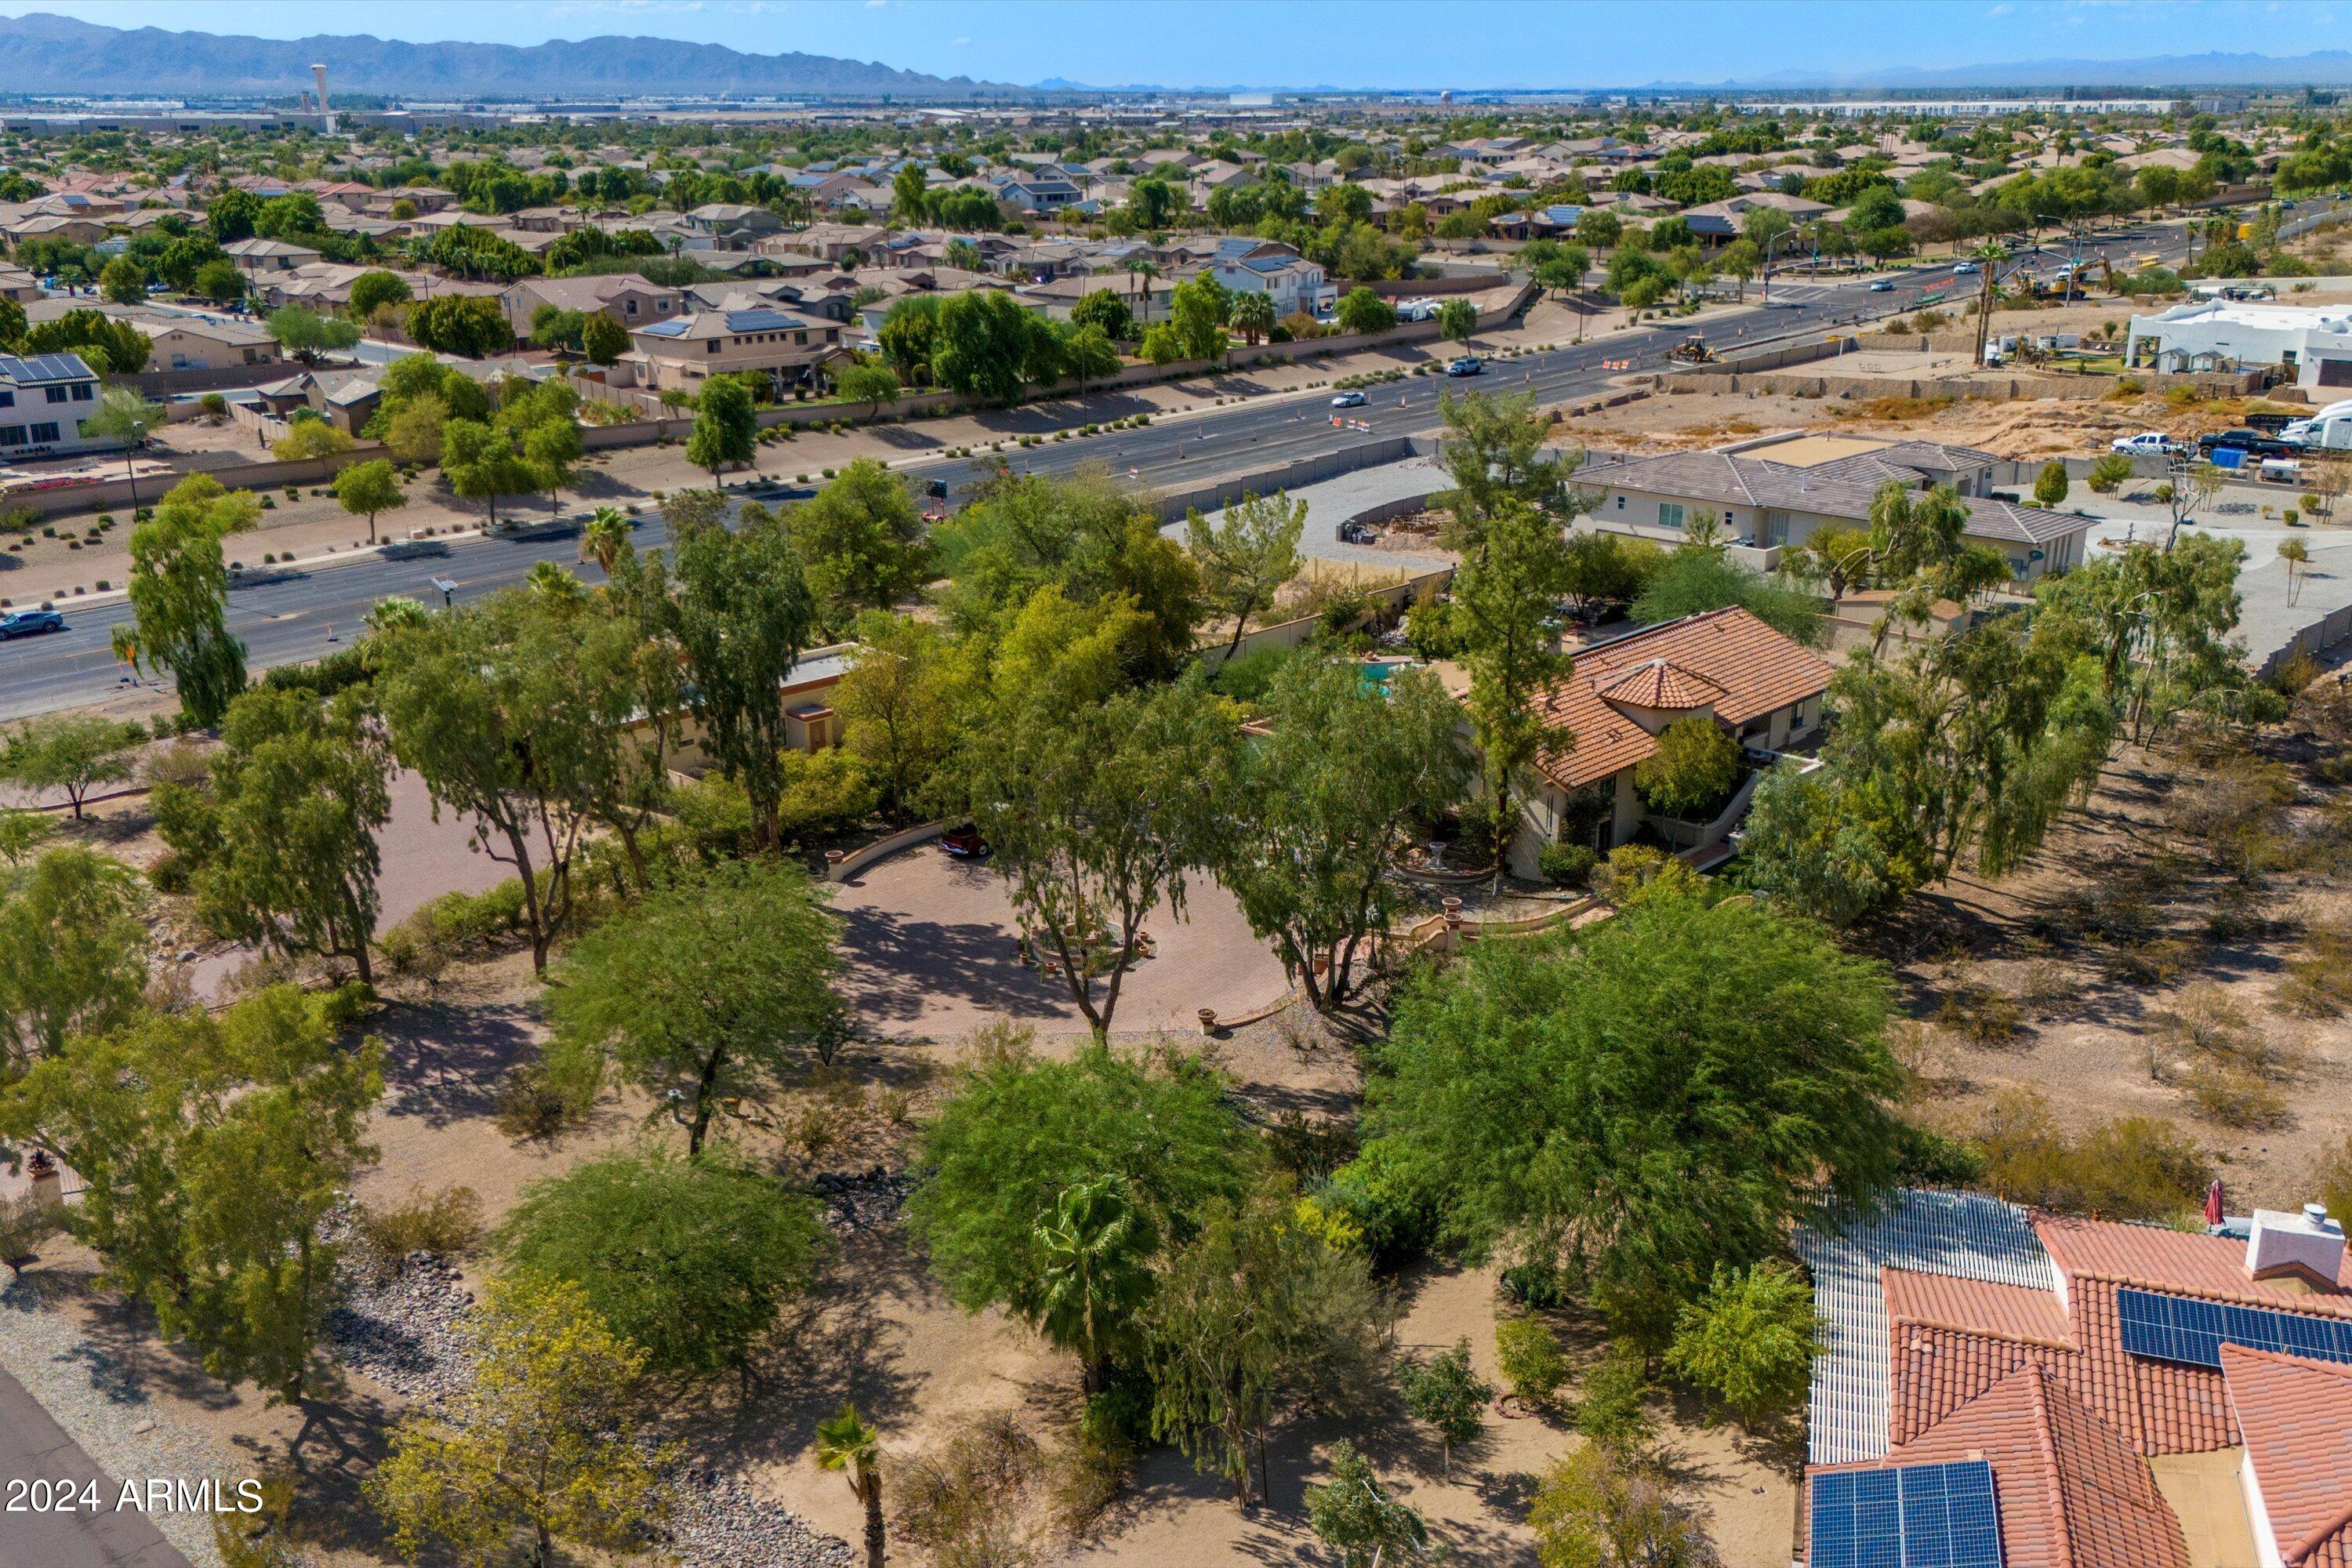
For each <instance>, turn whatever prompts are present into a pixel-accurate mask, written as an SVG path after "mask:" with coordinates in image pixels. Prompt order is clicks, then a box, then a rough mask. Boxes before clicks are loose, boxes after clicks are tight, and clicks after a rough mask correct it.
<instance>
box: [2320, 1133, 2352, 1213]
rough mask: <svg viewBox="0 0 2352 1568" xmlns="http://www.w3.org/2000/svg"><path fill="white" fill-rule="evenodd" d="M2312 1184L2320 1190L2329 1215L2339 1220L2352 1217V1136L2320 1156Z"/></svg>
mask: <svg viewBox="0 0 2352 1568" xmlns="http://www.w3.org/2000/svg"><path fill="white" fill-rule="evenodd" d="M2312 1184H2313V1185H2315V1186H2316V1187H2317V1188H2318V1189H2319V1201H2320V1202H2321V1203H2324V1204H2326V1205H2327V1212H2328V1213H2329V1214H2332V1215H2335V1216H2336V1218H2337V1219H2339V1220H2341V1219H2344V1218H2345V1217H2347V1215H2352V1136H2347V1138H2345V1139H2344V1141H2343V1142H2340V1143H2337V1144H2336V1146H2335V1147H2334V1148H2331V1149H2328V1150H2326V1151H2325V1152H2322V1153H2321V1154H2320V1156H2319V1166H2318V1169H2317V1170H2316V1171H2315V1172H2314V1173H2313V1177H2312Z"/></svg>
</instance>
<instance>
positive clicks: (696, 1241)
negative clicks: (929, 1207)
mask: <svg viewBox="0 0 2352 1568" xmlns="http://www.w3.org/2000/svg"><path fill="white" fill-rule="evenodd" d="M820 1234H821V1227H820V1226H819V1225H818V1223H817V1218H816V1215H815V1212H814V1205H812V1204H811V1203H810V1201H809V1200H808V1199H807V1198H806V1197H803V1196H802V1195H800V1194H796V1193H793V1191H791V1190H790V1189H789V1188H787V1187H786V1186H785V1185H784V1184H782V1183H781V1182H778V1181H776V1180H775V1179H774V1178H772V1177H770V1176H766V1175H762V1174H761V1173H759V1172H758V1171H755V1170H753V1169H752V1168H751V1166H750V1165H748V1164H745V1163H742V1162H740V1161H739V1160H735V1159H732V1158H730V1157H728V1156H726V1155H723V1154H715V1153H705V1154H703V1155H702V1156H700V1157H699V1158H694V1159H679V1158H678V1157H677V1156H676V1155H674V1154H670V1153H667V1152H662V1151H659V1150H653V1149H648V1150H644V1151H640V1152H635V1153H614V1154H608V1155H605V1156H604V1157H603V1158H602V1159H598V1160H592V1161H590V1162H588V1163H585V1164H581V1165H575V1166H573V1167H572V1169H571V1170H569V1171H567V1172H565V1173H563V1174H562V1175H561V1176H555V1177H551V1178H549V1179H548V1180H546V1181H542V1182H539V1183H537V1184H533V1185H532V1186H531V1187H530V1188H529V1189H528V1190H526V1191H525V1192H524V1194H523V1196H522V1201H521V1202H520V1204H518V1205H516V1206H515V1208H514V1210H513V1212H512V1213H511V1214H509V1215H508V1216H507V1219H506V1222H505V1223H504V1224H503V1225H502V1226H500V1227H499V1235H498V1242H497V1244H498V1248H499V1255H500V1257H502V1258H504V1259H505V1260H506V1261H507V1262H508V1263H509V1265H510V1266H512V1267H513V1268H519V1269H522V1270H525V1271H528V1272H530V1273H531V1274H534V1275H538V1276H540V1277H542V1278H545V1279H562V1280H567V1281H569V1282H571V1283H572V1284H574V1285H577V1286H579V1287H580V1289H581V1290H582V1292H583V1294H584V1295H585V1297H586V1299H587V1304H588V1308H589V1310H591V1311H593V1312H594V1313H595V1314H596V1316H597V1317H598V1318H600V1319H602V1320H603V1321H604V1323H605V1325H606V1326H607V1327H609V1328H611V1329H612V1330H613V1331H614V1332H615V1333H617V1334H619V1335H621V1336H622V1337H623V1338H625V1339H626V1340H628V1341H630V1342H632V1343H634V1344H636V1345H639V1346H641V1347H643V1349H644V1351H645V1352H646V1366H647V1367H648V1368H650V1369H651V1370H653V1371H655V1372H660V1373H676V1374H679V1375H683V1376H709V1375H711V1374H713V1373H719V1372H722V1371H724V1370H726V1369H727V1368H729V1367H734V1368H737V1369H739V1370H742V1371H746V1372H748V1369H749V1367H750V1364H751V1355H752V1353H753V1352H754V1351H755V1350H756V1349H757V1347H758V1345H759V1343H760V1341H761V1337H762V1336H763V1335H765V1334H766V1333H767V1332H768V1331H769V1329H770V1328H771V1327H772V1326H773V1324H774V1322H775V1320H776V1312H777V1310H778V1309H779V1308H780V1307H782V1305H783V1303H784V1302H785V1301H787V1300H791V1299H792V1298H793V1296H795V1295H796V1294H798V1293H799V1292H800V1291H801V1290H802V1289H803V1288H805V1286H806V1285H807V1283H808V1280H809V1277H810V1273H811V1270H812V1268H813V1267H814V1261H815V1257H816V1249H817V1245H818V1238H819V1236H820Z"/></svg>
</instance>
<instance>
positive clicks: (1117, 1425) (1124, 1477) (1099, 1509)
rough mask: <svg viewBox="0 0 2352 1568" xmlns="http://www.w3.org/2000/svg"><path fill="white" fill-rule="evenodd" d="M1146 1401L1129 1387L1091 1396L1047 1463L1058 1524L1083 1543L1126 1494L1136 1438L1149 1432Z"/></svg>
mask: <svg viewBox="0 0 2352 1568" xmlns="http://www.w3.org/2000/svg"><path fill="white" fill-rule="evenodd" d="M1149 1423H1150V1409H1149V1407H1148V1405H1147V1402H1146V1401H1144V1400H1142V1399H1140V1398H1139V1397H1138V1396H1137V1395H1136V1394H1135V1393H1134V1392H1133V1391H1132V1390H1130V1389H1127V1388H1109V1389H1106V1390H1104V1391H1103V1392H1102V1393H1100V1394H1093V1395H1090V1396H1089V1397H1088V1398H1087V1407H1086V1410H1085V1412H1084V1413H1083V1414H1082V1415H1079V1417H1078V1420H1077V1423H1076V1425H1075V1426H1072V1427H1071V1428H1070V1432H1069V1436H1067V1437H1066V1439H1064V1440H1063V1442H1062V1443H1061V1444H1060V1445H1058V1446H1057V1447H1055V1450H1054V1452H1053V1454H1052V1456H1051V1458H1050V1460H1049V1468H1048V1474H1047V1476H1046V1482H1045V1486H1046V1492H1047V1495H1048V1497H1049V1498H1050V1499H1051V1500H1052V1502H1053V1513H1054V1522H1055V1524H1057V1525H1058V1526H1060V1527H1061V1529H1062V1531H1063V1532H1064V1533H1066V1534H1067V1535H1069V1536H1071V1537H1072V1538H1074V1539H1076V1538H1081V1537H1083V1536H1085V1534H1086V1533H1087V1531H1088V1530H1089V1529H1091V1528H1092V1527H1093V1525H1094V1522H1095V1521H1096V1520H1097V1519H1100V1518H1101V1517H1102V1513H1103V1510H1105V1509H1107V1508H1108V1507H1109V1506H1110V1505H1111V1504H1112V1503H1113V1502H1114V1501H1116V1500H1118V1494H1119V1493H1120V1492H1122V1491H1124V1490H1126V1489H1127V1483H1128V1480H1129V1478H1131V1477H1132V1476H1133V1475H1134V1473H1135V1442H1136V1437H1137V1436H1138V1435H1139V1433H1141V1432H1143V1431H1145V1430H1148V1428H1149Z"/></svg>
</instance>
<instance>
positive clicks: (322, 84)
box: [310, 66, 335, 136]
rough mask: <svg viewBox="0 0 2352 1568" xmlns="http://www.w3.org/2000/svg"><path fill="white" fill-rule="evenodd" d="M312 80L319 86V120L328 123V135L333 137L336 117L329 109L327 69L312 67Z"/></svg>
mask: <svg viewBox="0 0 2352 1568" xmlns="http://www.w3.org/2000/svg"><path fill="white" fill-rule="evenodd" d="M310 79H311V80H312V81H314V82H317V83H318V84H319V118H320V120H322V121H325V122H326V126H327V134H328V135H330V136H332V135H333V134H334V133H335V116H334V113H333V111H332V110H330V109H328V107H327V68H326V67H325V66H312V67H311V68H310Z"/></svg>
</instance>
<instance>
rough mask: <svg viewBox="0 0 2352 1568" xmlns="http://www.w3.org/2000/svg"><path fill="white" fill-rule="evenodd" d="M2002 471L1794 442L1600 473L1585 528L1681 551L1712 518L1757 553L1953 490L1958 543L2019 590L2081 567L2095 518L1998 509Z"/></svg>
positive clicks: (1765, 442) (1985, 463) (1857, 441)
mask: <svg viewBox="0 0 2352 1568" xmlns="http://www.w3.org/2000/svg"><path fill="white" fill-rule="evenodd" d="M1999 462H2000V459H1999V458H1995V457H1994V456H1993V455H1992V454H1991V453H1990V452H1980V451H1978V450H1976V449H1975V448H1974V447H1952V446H1946V445H1944V444H1942V443H1939V442H1934V441H1899V440H1887V439H1883V438H1879V437H1866V436H1846V435H1797V434H1790V435H1781V436H1773V437H1763V438H1761V439H1759V440H1751V441H1745V442H1740V443H1738V444H1736V445H1733V446H1728V447H1715V448H1712V449H1709V450H1706V451H1697V452H1669V453H1666V454H1664V455H1663V456H1660V457H1654V458H1633V459H1631V460H1628V461H1625V462H1621V463H1613V464H1611V463H1600V464H1594V465H1592V466H1591V467H1589V468H1587V469H1585V470H1584V472H1583V473H1582V474H1581V475H1580V478H1581V479H1583V480H1584V481H1585V482H1586V483H1587V484H1588V485H1589V486H1590V487H1591V489H1594V490H1595V491H1596V492H1597V494H1598V498H1599V499H1598V500H1595V501H1594V503H1593V506H1592V510H1591V512H1590V514H1589V518H1590V521H1589V524H1585V525H1586V526H1591V527H1592V528H1596V529H1600V530H1601V531H1609V532H1619V533H1630V534H1633V535H1636V536H1638V537H1643V538H1656V539H1661V540H1664V541H1667V542H1675V541H1679V540H1680V539H1681V538H1683V537H1684V536H1685V531H1687V530H1688V529H1689V528H1690V527H1692V526H1693V525H1694V524H1696V523H1697V522H1699V521H1702V520H1711V521H1713V522H1714V523H1715V524H1716V527H1717V536H1718V537H1719V538H1721V539H1722V540H1724V541H1725V542H1727V543H1730V544H1735V545H1740V546H1746V547H1748V548H1750V549H1754V550H1758V551H1773V550H1777V549H1778V548H1780V547H1782V546H1786V545H1795V544H1802V543H1803V542H1805V540H1806V539H1807V538H1809V537H1810V536H1811V534H1812V532H1813V531H1815V530H1816V529H1820V528H1824V527H1837V528H1851V527H1853V526H1856V525H1857V524H1860V523H1863V522H1864V521H1867V520H1868V519H1869V516H1870V507H1871V502H1872V501H1873V500H1874V499H1876V496H1877V493H1878V491H1879V490H1880V489H1881V488H1883V487H1884V486H1885V485H1887V484H1889V483H1895V484H1900V485H1902V486H1904V487H1905V488H1906V489H1928V488H1930V487H1932V486H1936V485H1950V486H1951V487H1952V488H1953V489H1956V490H1958V492H1959V496H1960V500H1961V502H1962V504H1963V505H1964V506H1966V507H1967V509H1968V512H1969V521H1968V525H1967V527H1966V528H1965V529H1964V530H1963V537H1964V538H1965V539H1966V540H1967V542H1969V543H1971V544H1980V545H1983V546H1986V547H1987V548H1989V549H1991V550H1993V551H1995V552H1998V553H1999V554H2000V555H2001V556H2002V557H2003V558H2004V559H2006V560H2007V561H2008V563H2009V566H2010V571H2011V573H2012V574H2015V576H2016V578H2017V579H2018V581H2020V582H2021V583H2022V582H2030V581H2032V579H2034V578H2036V577H2040V576H2042V575H2044V574H2048V573H2053V572H2065V571H2070V570H2072V569H2073V568H2074V567H2075V566H2077V565H2079V564H2081V563H2082V560H2083V547H2084V539H2085V537H2086V536H2087V535H2088V534H2089V532H2090V530H2091V527H2092V521H2093V520H2091V519H2089V518H2085V517H2074V516H2072V515H2070V514H2067V513H2064V512H2056V511H2050V510H2044V509H2043V508H2041V507H2033V506H2023V505H2020V504H2019V503H2017V502H2015V501H2009V500H1995V499H1993V497H1992V495H1991V494H1990V490H1991V486H1992V473H1993V468H1994V466H1995V465H1996V464H1997V463H1999ZM1766 564H1769V563H1766Z"/></svg>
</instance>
